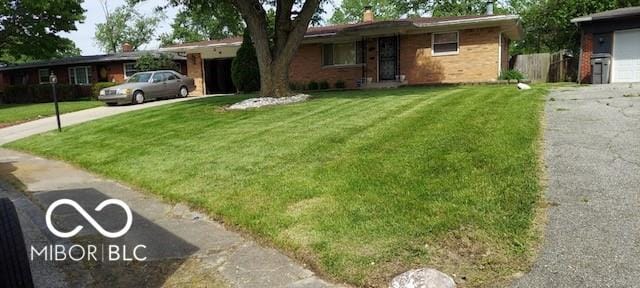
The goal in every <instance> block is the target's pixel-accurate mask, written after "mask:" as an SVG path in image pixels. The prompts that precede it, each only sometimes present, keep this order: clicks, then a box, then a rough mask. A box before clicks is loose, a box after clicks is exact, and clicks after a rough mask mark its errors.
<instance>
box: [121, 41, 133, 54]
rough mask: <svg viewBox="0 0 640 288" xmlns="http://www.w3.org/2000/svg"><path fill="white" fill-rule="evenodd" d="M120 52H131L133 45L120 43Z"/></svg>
mask: <svg viewBox="0 0 640 288" xmlns="http://www.w3.org/2000/svg"><path fill="white" fill-rule="evenodd" d="M122 52H133V46H131V44H129V43H124V44H122Z"/></svg>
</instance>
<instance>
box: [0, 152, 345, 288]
mask: <svg viewBox="0 0 640 288" xmlns="http://www.w3.org/2000/svg"><path fill="white" fill-rule="evenodd" d="M9 183H11V185H9ZM13 187H21V189H22V190H24V192H22V191H21V192H18V191H17V189H15V188H13ZM0 197H9V198H10V199H11V200H12V201H13V202H14V204H15V205H16V208H17V210H18V213H19V217H20V221H21V226H22V229H23V234H24V235H25V238H26V239H25V242H26V244H27V249H28V250H30V247H31V246H33V247H35V248H36V249H41V248H42V247H45V246H47V245H51V244H59V245H64V246H65V247H70V246H71V245H73V244H80V245H97V246H98V247H100V246H101V245H105V246H108V245H118V246H120V247H125V246H126V247H128V249H131V248H132V247H135V246H136V245H140V244H143V245H145V246H146V248H145V249H143V250H141V251H142V252H141V255H139V256H141V257H146V258H147V259H146V260H145V261H141V262H136V261H134V262H125V261H104V258H102V260H103V261H97V262H96V261H93V262H92V261H84V262H82V261H81V262H75V261H70V260H68V259H67V260H66V261H62V262H52V261H45V259H41V258H36V260H34V261H32V263H31V264H32V271H33V274H34V278H35V279H34V280H35V283H36V285H37V286H38V287H86V286H90V287H183V286H188V287H292V288H293V287H335V286H334V285H332V284H329V283H327V282H325V281H323V280H321V279H319V278H318V277H317V276H315V275H314V273H313V272H311V271H309V270H308V269H305V268H304V267H303V266H302V265H300V264H298V263H296V262H294V261H293V260H292V259H290V258H288V257H287V256H285V255H283V254H282V253H280V252H279V251H277V250H275V249H271V248H265V247H262V246H260V245H259V244H257V243H255V242H254V241H251V240H247V239H244V238H243V237H242V236H241V235H239V234H237V233H234V232H230V231H228V230H226V229H225V227H224V226H222V225H220V224H218V223H217V222H214V221H212V220H210V219H209V218H208V217H207V216H206V215H204V214H202V213H198V212H195V211H193V210H190V209H189V208H188V207H186V206H185V205H181V204H177V205H169V204H165V203H163V202H161V201H159V200H157V199H155V197H152V196H150V195H148V194H143V193H140V192H137V191H135V190H133V189H130V188H128V187H126V186H123V185H121V184H118V183H116V182H114V181H110V180H105V179H101V178H99V177H96V176H94V175H92V174H89V173H87V172H84V171H81V170H79V169H76V168H74V167H72V166H70V165H67V164H65V163H62V162H58V161H52V160H47V159H42V158H39V157H35V156H31V155H27V154H23V153H18V152H14V151H11V150H7V149H0ZM59 199H71V200H74V201H76V202H77V203H79V204H80V206H81V207H82V208H83V209H84V210H86V211H87V213H89V214H90V215H91V216H92V217H93V218H94V219H95V221H96V222H97V223H99V225H100V226H102V227H104V229H105V230H108V231H117V230H119V229H121V228H122V227H123V225H124V224H123V223H125V222H126V214H125V213H123V210H122V209H121V208H119V207H117V206H115V205H112V206H107V207H105V209H103V210H102V211H100V212H96V211H95V210H94V209H95V207H96V206H97V205H98V204H99V203H101V202H102V201H104V200H106V199H120V200H122V201H124V202H125V203H126V204H127V205H128V206H129V207H130V208H131V210H132V212H133V218H132V219H133V223H132V226H131V229H130V230H129V232H127V233H126V234H125V235H124V236H122V237H120V238H115V239H109V238H105V237H103V236H102V235H101V234H99V233H98V231H97V230H96V229H95V228H93V226H92V225H91V224H90V223H89V222H88V221H87V220H85V218H84V217H83V216H82V215H81V214H80V213H78V211H76V210H75V209H73V208H72V207H70V206H60V208H57V209H54V210H52V211H53V220H54V221H53V223H55V226H56V229H58V230H60V231H65V232H66V231H71V230H72V229H73V228H74V227H76V226H78V225H82V226H83V227H84V228H83V229H82V230H81V231H80V233H79V234H78V235H76V236H74V237H72V238H68V239H62V238H58V237H57V236H55V235H53V234H52V233H51V232H50V231H49V229H48V228H47V226H46V225H45V211H46V209H47V208H48V207H49V206H50V205H51V203H53V202H54V201H56V200H59ZM114 206H115V207H114ZM102 247H104V246H102Z"/></svg>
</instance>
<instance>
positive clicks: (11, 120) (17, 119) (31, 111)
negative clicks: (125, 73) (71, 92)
mask: <svg viewBox="0 0 640 288" xmlns="http://www.w3.org/2000/svg"><path fill="white" fill-rule="evenodd" d="M59 104H60V105H59V108H60V113H69V112H74V111H78V110H84V109H88V108H93V107H98V106H102V105H103V104H102V102H98V101H71V102H60V103H59ZM55 114H56V111H55V108H54V106H53V103H38V104H0V127H3V126H9V125H13V124H17V123H21V122H26V121H30V120H35V119H38V118H41V117H46V116H51V115H55Z"/></svg>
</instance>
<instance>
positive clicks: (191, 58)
mask: <svg viewBox="0 0 640 288" xmlns="http://www.w3.org/2000/svg"><path fill="white" fill-rule="evenodd" d="M202 69H203V65H202V55H200V53H191V54H187V71H186V72H187V76H189V77H191V78H193V80H194V82H195V84H196V89H195V90H194V91H193V92H191V94H192V95H195V96H202V95H204V94H205V93H204V81H203V71H202Z"/></svg>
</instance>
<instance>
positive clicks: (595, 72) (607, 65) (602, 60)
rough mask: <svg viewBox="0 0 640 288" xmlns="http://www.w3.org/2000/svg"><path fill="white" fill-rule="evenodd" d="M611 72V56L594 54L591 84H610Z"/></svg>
mask: <svg viewBox="0 0 640 288" xmlns="http://www.w3.org/2000/svg"><path fill="white" fill-rule="evenodd" d="M610 70H611V56H610V55H608V54H594V55H593V56H592V57H591V83H592V84H607V83H609V74H610Z"/></svg>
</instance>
